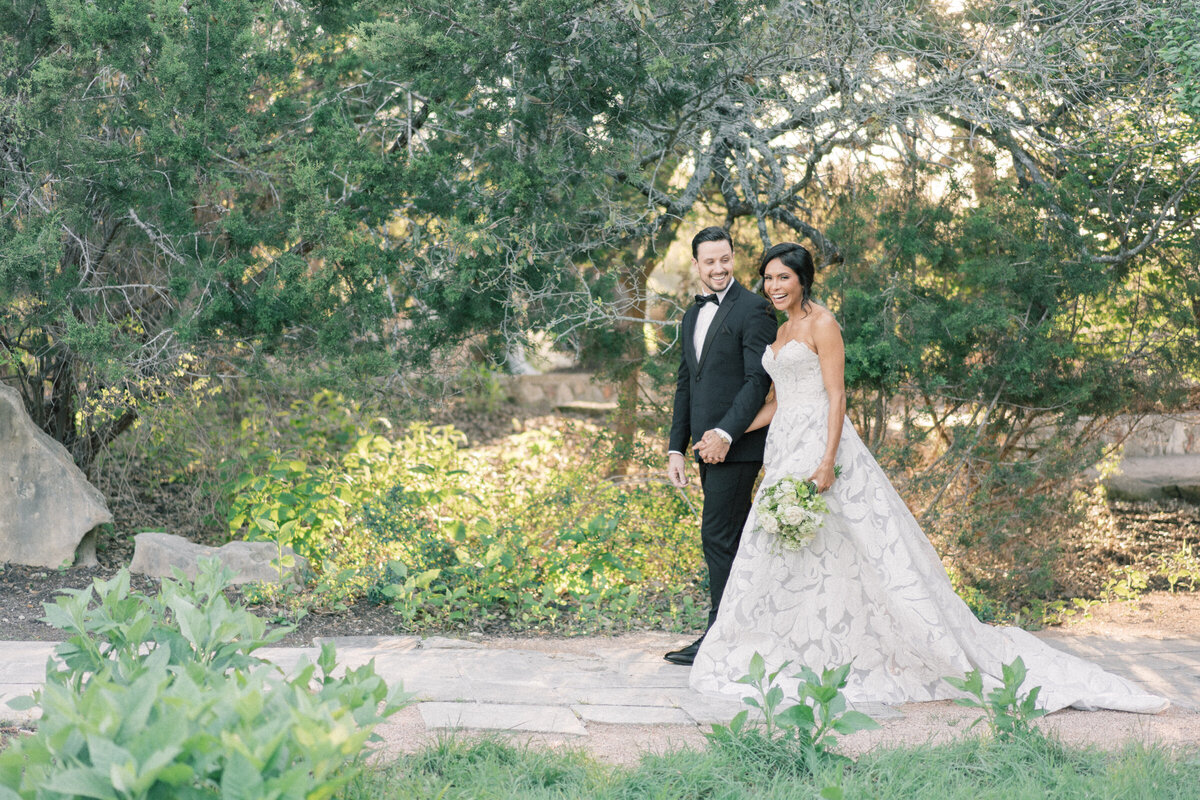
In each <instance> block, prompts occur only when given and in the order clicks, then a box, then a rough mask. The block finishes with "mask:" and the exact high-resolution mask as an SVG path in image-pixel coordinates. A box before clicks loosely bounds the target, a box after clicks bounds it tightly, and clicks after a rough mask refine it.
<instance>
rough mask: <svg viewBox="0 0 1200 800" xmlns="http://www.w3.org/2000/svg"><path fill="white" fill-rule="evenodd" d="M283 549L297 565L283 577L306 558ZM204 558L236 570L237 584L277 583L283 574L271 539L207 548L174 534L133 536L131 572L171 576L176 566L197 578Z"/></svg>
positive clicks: (286, 576)
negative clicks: (276, 561) (275, 562)
mask: <svg viewBox="0 0 1200 800" xmlns="http://www.w3.org/2000/svg"><path fill="white" fill-rule="evenodd" d="M283 552H284V556H285V557H286V556H291V557H292V563H293V565H294V566H291V567H284V568H283V571H282V577H283V578H288V577H291V576H292V575H293V573H294V571H295V569H296V568H298V567H301V566H303V565H304V563H305V561H304V559H303V558H301V557H300V556H297V555H296V553H295V551H294V550H292V548H290V547H285V548H283ZM202 558H215V559H217V560H218V561H220V562H221V563H222V564H224V565H225V566H226V567H228V568H229V569H231V570H233V581H232V582H233V583H273V582H278V581H279V580H280V577H281V575H280V570H279V568H278V567H276V566H275V565H274V564H273V563H271V562H273V561H275V560H276V559H278V558H279V550H278V549H277V548H276V546H275V545H274V544H273V543H271V542H230V543H229V544H225V545H221V546H220V547H207V546H205V545H202V544H196V543H195V542H192V541H189V540H187V539H184V538H183V537H182V536H174V535H172V534H170V533H139V534H138V535H137V536H135V537H133V561H132V562H131V563H130V565H129V571H130V572H137V573H141V574H142V575H151V576H153V577H156V578H169V577H171V576H172V575H173V574H174V572H173V571H172V567H178V568H179V569H181V570H183V573H184V574H185V575H187V576H188V577H189V578H193V579H194V578H195V577H196V575H197V573H198V572H199V564H200V559H202Z"/></svg>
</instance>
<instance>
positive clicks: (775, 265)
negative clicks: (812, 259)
mask: <svg viewBox="0 0 1200 800" xmlns="http://www.w3.org/2000/svg"><path fill="white" fill-rule="evenodd" d="M763 294H765V295H766V296H767V299H768V300H770V301H771V303H772V305H774V306H775V308H777V309H779V310H780V311H789V310H790V309H791V308H793V307H795V308H799V307H800V303H801V301H802V300H803V299H804V288H803V287H802V286H801V285H800V276H799V275H797V274H796V273H795V272H794V271H793V270H792V269H791V267H786V266H784V264H783V262H782V261H780V260H779V259H778V258H776V259H772V260H771V261H770V262H768V263H767V267H766V269H765V270H763Z"/></svg>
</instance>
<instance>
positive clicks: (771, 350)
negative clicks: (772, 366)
mask: <svg viewBox="0 0 1200 800" xmlns="http://www.w3.org/2000/svg"><path fill="white" fill-rule="evenodd" d="M789 344H794V345H798V346H799V347H801V348H803V349H804V350H806V351H808V352H809V353H812V354H813V355H814V356H815V355H817V351H816V350H813V349H812V348H811V347H809V346H808V345H806V344H805V343H804V342H802V341H800V340H799V339H788V340H787V341H786V342H784V343H783V344H782V345H780V346H779V352H778V353H777V352H775V348H774V347H772V346H771V345H769V344H768V345H767V352H768V353H770V354H771V360H772V361H778V360H779V356H780V354H781V353H783V351H784V350H785V349H787V346H788V345H789ZM817 357H818V358H820V356H817Z"/></svg>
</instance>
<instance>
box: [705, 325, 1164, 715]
mask: <svg viewBox="0 0 1200 800" xmlns="http://www.w3.org/2000/svg"><path fill="white" fill-rule="evenodd" d="M763 366H764V367H766V370H767V372H768V373H770V375H771V378H772V379H773V380H774V381H775V391H776V396H777V398H778V401H779V405H778V409H777V410H776V413H775V418H774V420H773V421H772V423H771V429H770V433H769V435H768V438H767V447H766V453H765V455H764V462H765V466H766V475H765V477H764V478H763V482H762V485H763V486H770V485H771V484H773V483H774V482H775V481H777V480H779V478H781V477H783V476H785V475H795V476H799V477H802V478H807V477H808V476H809V475H811V474H812V472H813V470H814V469H815V468H816V466H817V462H818V461H820V459H821V456H822V455H823V454H824V452H825V439H826V436H827V431H828V412H829V398H828V395H827V394H826V392H825V388H824V384H823V382H822V380H821V365H820V360H819V359H818V358H817V355H816V353H814V352H813V351H812V350H811V349H809V348H808V347H806V346H805V345H803V344H801V343H799V342H797V341H794V340H792V341H789V342H787V343H785V344H784V345H783V347H782V348H781V349H780V351H779V353H778V355H776V354H775V353H774V352H773V351H772V350H771V348H769V347H768V348H767V352H766V353H765V354H764V355H763ZM837 463H838V464H839V465H840V466H841V469H842V471H841V475H840V476H839V477H838V478H837V479H836V480H835V481H834V483H833V486H832V487H831V488H830V489H829V490H828V491H827V492H826V493H825V498H826V500H827V502H828V503H829V508H830V514H829V516H828V517H827V519H826V521H825V524H824V525H822V526H821V528H819V529H818V531H817V534H816V538H815V539H814V540H813V541H812V543H811V544H810V545H809V546H808V547H807V548H805V549H804V550H800V551H793V550H785V549H783V548H782V547H781V546H780V545H779V544H778V543H777V542H776V541H775V537H773V536H772V535H771V534H768V533H766V532H765V531H763V530H761V529H759V528H758V527H757V526H756V525H755V514H754V512H753V511H752V512H751V514H750V518H749V519H748V520H747V521H746V527H745V531H744V532H743V534H742V543H741V547H740V549H739V550H738V554H737V558H736V560H735V561H734V563H733V570H732V572H731V574H730V576H729V583H728V584H726V587H725V595H724V597H723V599H722V602H721V608H720V613H719V615H718V617H717V620H716V622H715V623H714V625H713V626H712V628H711V629H710V630H709V632H708V634H707V635H706V637H705V639H704V644H703V645H702V646H701V648H700V652H699V653H698V654H697V656H696V661H695V664H694V666H693V667H692V672H691V676H690V682H691V685H692V688H694V689H696V690H698V691H702V692H708V693H720V694H729V695H735V696H738V697H740V696H742V695H744V694H745V690H746V687H745V686H744V685H743V684H739V683H736V681H737V679H738V678H739V677H741V676H742V675H745V674H746V673H747V672H749V664H750V658H751V656H752V655H753V654H754V653H755V652H756V651H757V652H758V653H761V654H762V656H763V658H764V659H765V660H766V664H767V667H768V669H774V668H776V667H778V666H779V665H780V664H782V663H783V662H784V661H790V662H791V664H790V666H789V668H788V669H787V670H785V671H784V673H783V674H784V675H792V674H794V673H795V672H796V671H798V670H799V667H800V665H805V666H808V667H811V668H812V669H815V670H816V671H817V672H818V673H819V672H820V671H821V669H823V668H825V667H834V666H838V665H840V664H844V663H846V662H849V661H851V660H853V662H854V666H853V668H852V671H851V672H850V676H849V682H848V684H847V686H846V689H845V694H846V697H847V699H848V700H850V701H851V702H865V701H871V702H883V703H902V702H919V701H926V700H941V699H947V698H952V697H956V696H960V694H959V693H958V692H956V691H955V690H954V689H953V688H952V687H951V686H950V685H949V684H948V683H946V682H945V681H943V680H942V677H943V676H946V675H949V676H955V677H962V676H963V675H964V674H965V673H966V672H968V671H970V670H972V669H979V670H980V671H981V672H982V673H983V675H984V685H985V689H990V688H993V687H995V686H996V685H998V683H999V681H998V677H999V676H1000V674H1001V670H1000V667H1001V664H1007V663H1010V662H1012V661H1013V660H1015V659H1016V658H1017V656H1020V657H1021V658H1022V659H1023V660H1024V662H1025V666H1026V667H1027V669H1028V677H1027V678H1026V682H1025V684H1024V685H1023V689H1024V690H1025V691H1028V690H1029V689H1030V688H1032V687H1033V686H1041V687H1042V690H1041V694H1040V696H1039V701H1040V702H1039V704H1040V705H1042V706H1043V707H1044V708H1046V709H1047V710H1050V711H1054V710H1057V709H1060V708H1064V707H1066V706H1075V707H1076V708H1085V709H1094V708H1109V709H1117V710H1121V711H1135V712H1141V713H1155V712H1158V711H1162V710H1163V709H1164V708H1166V707H1167V705H1168V703H1167V701H1166V700H1165V699H1163V698H1161V697H1156V696H1154V695H1151V694H1147V693H1146V692H1145V691H1143V690H1142V689H1139V688H1138V687H1137V686H1135V685H1133V684H1132V683H1130V682H1128V681H1126V680H1125V679H1123V678H1120V677H1118V676H1116V675H1113V674H1111V673H1108V672H1105V671H1104V670H1102V669H1100V668H1099V667H1098V666H1096V665H1095V664H1092V663H1089V662H1087V661H1084V660H1082V659H1079V658H1076V657H1075V656H1071V655H1068V654H1066V653H1063V652H1061V651H1058V650H1055V649H1054V648H1052V647H1050V646H1049V645H1047V644H1044V643H1042V642H1041V641H1039V640H1038V639H1036V638H1035V637H1033V636H1032V635H1030V634H1029V633H1026V632H1025V631H1023V630H1020V629H1019V628H994V627H991V626H988V625H985V624H983V623H981V622H979V621H978V620H977V619H975V617H974V615H973V614H972V613H971V611H970V609H968V608H967V606H966V604H965V603H963V602H962V600H960V599H959V597H958V595H956V594H955V593H954V589H953V588H952V587H951V585H950V579H949V577H948V576H947V575H946V571H945V569H944V568H943V567H942V563H941V561H940V560H939V559H938V555H937V553H936V552H935V551H934V549H933V547H932V545H930V543H929V540H928V539H926V538H925V534H924V533H922V531H921V528H920V526H919V525H918V524H917V521H916V519H915V518H914V517H913V516H912V514H911V513H909V510H908V508H907V507H906V506H905V505H904V502H903V501H902V500H901V499H900V496H899V495H897V494H896V491H895V490H894V489H893V488H892V485H891V483H890V482H889V481H888V479H887V476H886V475H885V474H884V473H883V470H882V469H880V467H879V464H877V463H876V462H875V459H874V458H873V457H872V456H871V453H870V451H868V450H867V448H866V446H865V445H864V444H863V443H862V440H860V439H859V438H858V434H857V433H856V432H855V430H854V427H853V426H852V425H851V424H850V422H849V420H846V422H845V424H844V425H843V426H842V440H841V444H840V445H839V447H838V456H837ZM989 679H990V683H989ZM783 688H784V689H785V691H788V692H791V691H792V690H793V689H794V688H795V685H794V684H792V685H788V684H784V687H783Z"/></svg>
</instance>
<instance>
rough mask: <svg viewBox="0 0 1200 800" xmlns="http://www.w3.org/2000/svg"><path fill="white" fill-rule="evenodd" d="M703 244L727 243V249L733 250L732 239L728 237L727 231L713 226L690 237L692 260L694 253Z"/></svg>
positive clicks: (694, 256)
mask: <svg viewBox="0 0 1200 800" xmlns="http://www.w3.org/2000/svg"><path fill="white" fill-rule="evenodd" d="M705 242H729V249H730V250H732V249H733V239H732V238H731V237H730V235H729V231H727V230H725V229H724V228H721V227H718V226H716V225H713V226H712V227H710V228H705V229H704V230H702V231H700V232H699V233H697V234H696V235H695V236H693V237H692V258H696V252H697V251H698V250H699V249H700V245H702V244H704V243H705Z"/></svg>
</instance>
